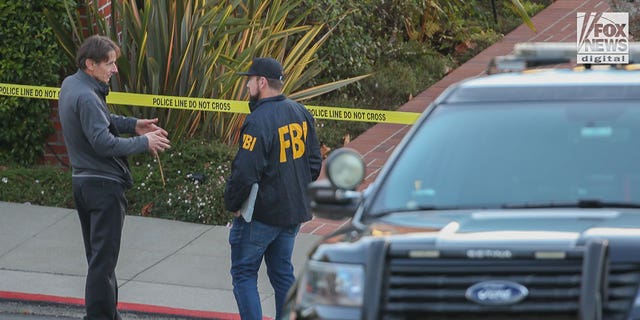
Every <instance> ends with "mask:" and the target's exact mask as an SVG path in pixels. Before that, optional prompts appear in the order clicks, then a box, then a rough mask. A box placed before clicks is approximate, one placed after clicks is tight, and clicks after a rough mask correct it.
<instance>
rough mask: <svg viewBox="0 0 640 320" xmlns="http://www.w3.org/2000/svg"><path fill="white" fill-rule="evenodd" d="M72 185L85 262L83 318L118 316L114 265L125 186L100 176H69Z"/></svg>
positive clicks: (113, 318)
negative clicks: (85, 311) (86, 267)
mask: <svg viewBox="0 0 640 320" xmlns="http://www.w3.org/2000/svg"><path fill="white" fill-rule="evenodd" d="M72 185H73V197H74V200H75V203H76V209H77V210H78V216H79V217H80V225H81V226H82V237H83V239H84V248H85V253H86V255H87V262H88V265H89V268H88V270H87V279H86V284H85V306H86V310H87V316H86V317H85V319H88V320H116V319H120V316H119V315H118V311H117V304H118V283H117V281H116V275H115V269H116V264H117V262H118V254H119V253H120V239H121V237H122V226H123V223H124V216H125V213H126V208H127V201H126V198H125V196H124V191H125V188H124V186H123V185H122V184H121V183H118V182H116V181H112V180H109V179H100V178H73V183H72Z"/></svg>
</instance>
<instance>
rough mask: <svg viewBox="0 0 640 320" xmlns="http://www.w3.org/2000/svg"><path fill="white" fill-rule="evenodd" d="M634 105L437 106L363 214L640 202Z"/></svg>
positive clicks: (639, 113)
mask: <svg viewBox="0 0 640 320" xmlns="http://www.w3.org/2000/svg"><path fill="white" fill-rule="evenodd" d="M637 104H638V102H637V101H626V102H625V101H616V102H615V104H612V103H610V102H609V103H608V102H606V101H592V102H579V103H577V102H566V101H563V102H544V104H542V103H535V102H530V103H518V104H517V107H516V106H514V105H513V104H512V103H511V104H510V103H490V104H489V103H487V104H484V105H483V104H477V103H474V104H473V105H471V104H465V103H458V104H449V105H439V106H437V107H436V108H435V110H434V111H433V112H434V113H433V114H431V115H430V116H429V117H428V119H427V121H425V122H424V123H422V124H421V125H420V128H418V129H417V131H416V132H415V135H414V136H413V137H412V138H411V139H410V141H409V142H408V145H407V146H406V147H405V148H404V149H403V152H402V154H401V155H399V157H397V158H396V159H397V160H396V162H395V163H394V164H393V166H392V168H391V169H390V171H389V174H388V175H387V176H386V180H385V181H383V182H381V183H380V188H379V189H378V190H376V194H377V195H376V196H375V197H373V198H374V199H375V200H374V202H373V204H372V207H371V211H370V213H371V214H377V213H383V212H389V211H396V210H397V211H403V210H413V209H417V208H429V207H437V208H447V207H455V208H499V207H502V206H504V205H507V206H518V205H525V204H543V203H563V202H575V201H578V200H601V201H607V202H636V203H637V202H640V148H638V145H639V143H640V108H638V105H637ZM613 159H615V161H613Z"/></svg>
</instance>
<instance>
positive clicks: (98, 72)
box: [87, 50, 118, 83]
mask: <svg viewBox="0 0 640 320" xmlns="http://www.w3.org/2000/svg"><path fill="white" fill-rule="evenodd" d="M87 73H89V75H91V76H92V77H94V78H96V79H97V80H98V81H101V82H104V83H109V79H111V76H112V75H113V74H114V73H118V67H117V66H116V52H115V51H113V50H112V51H109V58H108V59H107V61H102V62H96V61H93V60H91V59H88V60H87Z"/></svg>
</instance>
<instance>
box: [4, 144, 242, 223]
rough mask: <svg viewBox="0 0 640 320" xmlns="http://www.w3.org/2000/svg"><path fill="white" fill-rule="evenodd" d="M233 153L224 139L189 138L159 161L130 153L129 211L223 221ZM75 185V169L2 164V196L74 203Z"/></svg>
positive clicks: (64, 204)
mask: <svg viewBox="0 0 640 320" xmlns="http://www.w3.org/2000/svg"><path fill="white" fill-rule="evenodd" d="M234 155H235V150H234V149H233V148H231V147H228V146H226V145H224V144H220V143H209V142H203V141H196V140H188V141H185V142H184V143H182V144H180V145H178V146H174V148H172V149H169V150H168V151H167V152H166V153H162V154H160V156H159V159H160V164H159V163H158V160H157V158H154V157H152V156H150V155H149V154H140V155H136V156H135V157H131V158H130V163H131V172H132V174H133V176H134V181H135V184H134V186H133V188H132V189H131V190H129V191H127V193H126V197H127V200H128V202H129V212H128V214H131V215H142V216H151V217H157V218H164V219H170V220H180V221H187V222H196V223H203V224H214V225H225V224H226V223H227V222H229V221H231V213H229V212H227V211H226V210H225V208H224V203H223V202H224V201H223V193H224V186H225V181H226V178H227V177H228V176H229V174H230V171H229V168H230V166H231V165H230V163H231V159H232V158H233V156H234ZM160 166H161V167H162V169H163V170H162V171H161V170H160ZM163 177H164V181H165V183H166V185H163V179H162V178H163ZM200 177H204V179H202V180H201V179H200ZM71 189H72V188H71V173H70V172H69V171H65V170H62V169H60V168H58V167H47V166H38V167H30V168H24V167H11V168H8V167H1V168H0V201H8V202H18V203H27V202H28V203H31V204H36V205H43V206H53V207H62V208H74V203H73V193H72V190H71Z"/></svg>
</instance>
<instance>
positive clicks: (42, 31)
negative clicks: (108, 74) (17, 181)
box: [0, 0, 66, 165]
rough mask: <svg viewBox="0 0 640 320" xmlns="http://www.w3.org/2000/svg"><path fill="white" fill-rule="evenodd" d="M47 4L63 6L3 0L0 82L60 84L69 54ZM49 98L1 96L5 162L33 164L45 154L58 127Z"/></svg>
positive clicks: (0, 158) (0, 151) (0, 153)
mask: <svg viewBox="0 0 640 320" xmlns="http://www.w3.org/2000/svg"><path fill="white" fill-rule="evenodd" d="M44 8H50V9H51V10H52V11H55V12H60V13H62V12H64V4H63V2H62V1H59V0H7V1H1V2H0V23H1V24H2V28H1V29H0V38H2V46H0V82H3V83H15V84H29V85H38V86H56V85H57V84H58V80H59V72H60V71H61V67H62V66H63V65H64V63H65V62H66V60H65V59H64V57H63V53H62V51H61V50H60V49H59V47H58V45H57V43H56V40H55V36H54V34H53V32H52V30H51V28H50V27H49V26H48V24H47V22H46V20H45V18H44V16H43V14H42V12H43V10H44ZM17 13H19V14H17ZM60 18H62V15H60ZM61 20H63V19H61ZM50 103H51V102H50V101H49V100H41V99H28V98H17V97H6V96H0V163H17V164H21V165H31V164H33V163H35V162H37V161H38V160H40V158H41V156H42V154H43V152H44V143H45V140H46V138H47V137H48V136H49V135H51V134H52V133H53V132H54V130H53V127H52V125H51V122H50V121H49V115H50V113H51V105H50Z"/></svg>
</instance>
